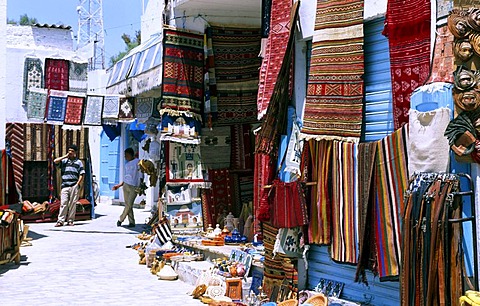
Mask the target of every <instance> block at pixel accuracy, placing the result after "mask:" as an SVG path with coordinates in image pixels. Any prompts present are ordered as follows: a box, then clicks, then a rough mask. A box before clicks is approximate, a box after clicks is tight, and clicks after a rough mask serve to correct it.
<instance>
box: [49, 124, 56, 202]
mask: <svg viewBox="0 0 480 306" xmlns="http://www.w3.org/2000/svg"><path fill="white" fill-rule="evenodd" d="M55 129H56V126H53V125H49V126H48V142H47V146H48V150H47V164H48V169H47V182H48V184H47V185H48V202H49V203H50V204H51V203H53V198H54V193H55V179H54V174H55V163H54V162H53V160H54V159H55V156H53V154H54V153H55Z"/></svg>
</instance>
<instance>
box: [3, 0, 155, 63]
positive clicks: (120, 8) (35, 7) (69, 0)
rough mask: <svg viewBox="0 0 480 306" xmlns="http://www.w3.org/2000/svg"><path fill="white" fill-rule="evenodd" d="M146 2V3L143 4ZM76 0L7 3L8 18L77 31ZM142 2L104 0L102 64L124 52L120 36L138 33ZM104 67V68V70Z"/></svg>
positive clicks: (21, 0) (22, 0)
mask: <svg viewBox="0 0 480 306" xmlns="http://www.w3.org/2000/svg"><path fill="white" fill-rule="evenodd" d="M146 2H147V1H146V0H145V3H146ZM79 3H80V1H79V0H7V18H8V19H13V20H17V21H18V20H19V19H20V15H23V14H27V15H28V16H29V17H34V18H37V20H38V22H39V23H49V24H52V23H54V24H64V25H69V26H71V27H72V32H73V35H75V37H76V35H77V31H78V14H77V10H76V8H77V6H78V5H79ZM141 15H142V0H103V28H104V30H105V64H106V65H107V66H108V64H109V62H110V57H111V56H113V55H116V54H117V53H118V52H120V51H123V50H124V49H125V43H124V42H123V40H122V38H121V36H122V34H123V33H126V34H129V35H130V36H133V35H134V34H135V31H136V30H140V17H141ZM106 68H107V67H106Z"/></svg>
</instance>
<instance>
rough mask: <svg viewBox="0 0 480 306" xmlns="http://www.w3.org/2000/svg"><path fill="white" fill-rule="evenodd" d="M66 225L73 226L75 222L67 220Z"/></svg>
mask: <svg viewBox="0 0 480 306" xmlns="http://www.w3.org/2000/svg"><path fill="white" fill-rule="evenodd" d="M67 225H68V226H74V225H75V224H73V221H68V223H67Z"/></svg>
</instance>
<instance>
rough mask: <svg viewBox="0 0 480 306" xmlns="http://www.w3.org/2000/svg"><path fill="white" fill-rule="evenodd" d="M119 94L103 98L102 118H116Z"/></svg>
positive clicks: (118, 107) (118, 108)
mask: <svg viewBox="0 0 480 306" xmlns="http://www.w3.org/2000/svg"><path fill="white" fill-rule="evenodd" d="M119 111H120V96H105V98H104V99H103V111H102V119H118V113H119Z"/></svg>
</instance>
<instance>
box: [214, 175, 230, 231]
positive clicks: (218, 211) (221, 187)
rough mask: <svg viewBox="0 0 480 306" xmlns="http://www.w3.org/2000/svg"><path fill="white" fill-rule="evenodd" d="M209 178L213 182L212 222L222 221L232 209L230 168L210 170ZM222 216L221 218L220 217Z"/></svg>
mask: <svg viewBox="0 0 480 306" xmlns="http://www.w3.org/2000/svg"><path fill="white" fill-rule="evenodd" d="M208 179H209V180H210V181H211V182H212V203H211V206H210V207H209V210H210V214H211V219H212V222H216V223H220V222H222V221H223V220H220V219H221V217H222V215H223V214H225V217H226V216H227V214H228V213H229V212H230V211H231V210H232V186H231V181H230V173H229V171H228V169H215V170H213V169H212V170H209V171H208ZM219 217H220V219H219Z"/></svg>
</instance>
